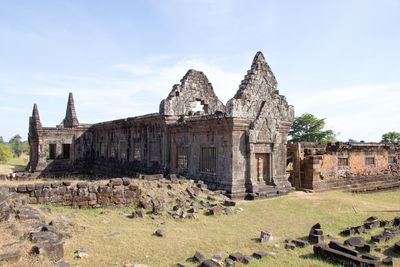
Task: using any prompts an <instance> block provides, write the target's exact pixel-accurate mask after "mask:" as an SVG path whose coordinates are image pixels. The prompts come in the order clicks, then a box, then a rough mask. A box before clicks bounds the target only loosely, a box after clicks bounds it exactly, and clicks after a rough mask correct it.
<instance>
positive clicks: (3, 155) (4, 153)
mask: <svg viewBox="0 0 400 267" xmlns="http://www.w3.org/2000/svg"><path fill="white" fill-rule="evenodd" d="M12 156H13V154H12V151H11V148H10V146H9V145H7V144H0V161H2V162H7V161H9V160H10V159H11V158H12Z"/></svg>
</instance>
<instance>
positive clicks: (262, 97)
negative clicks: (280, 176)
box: [226, 52, 294, 143]
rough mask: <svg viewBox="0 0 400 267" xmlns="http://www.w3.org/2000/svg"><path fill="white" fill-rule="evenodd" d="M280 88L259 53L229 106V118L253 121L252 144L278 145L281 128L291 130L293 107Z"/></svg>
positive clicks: (227, 107)
mask: <svg viewBox="0 0 400 267" xmlns="http://www.w3.org/2000/svg"><path fill="white" fill-rule="evenodd" d="M277 86H278V84H277V81H276V79H275V76H274V74H273V73H272V71H271V69H270V67H269V66H268V64H267V62H266V61H265V59H264V56H263V54H262V53H261V52H258V53H257V54H256V55H255V57H254V60H253V63H252V65H251V69H250V70H249V71H248V72H247V74H246V75H245V77H244V80H243V81H242V83H241V84H240V86H239V90H238V91H237V92H236V94H235V96H234V97H233V98H232V99H230V100H229V101H228V103H227V105H226V110H227V115H228V116H230V117H237V118H247V119H251V120H252V125H251V127H250V130H249V136H250V139H251V142H264V143H277V142H278V140H277V139H278V138H279V134H278V131H279V126H280V125H282V126H283V125H285V126H288V125H289V128H290V125H291V124H292V122H293V120H294V109H293V106H290V105H288V103H287V101H286V98H285V97H284V96H282V95H279V91H278V90H277V89H276V88H277ZM285 128H287V127H285Z"/></svg>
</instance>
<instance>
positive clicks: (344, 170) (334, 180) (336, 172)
mask: <svg viewBox="0 0 400 267" xmlns="http://www.w3.org/2000/svg"><path fill="white" fill-rule="evenodd" d="M298 150H300V151H298ZM398 150H399V149H398V147H397V146H395V145H390V144H379V143H353V144H346V143H336V144H316V143H300V144H291V145H290V147H289V150H288V151H289V157H290V158H291V159H292V162H293V165H292V166H295V165H296V164H298V165H300V168H299V169H297V170H296V171H295V170H294V168H293V169H292V170H289V172H290V175H291V178H292V183H293V185H295V186H296V187H298V188H308V189H317V190H326V189H334V188H345V187H353V186H355V187H360V186H369V185H373V184H375V185H378V184H383V183H385V184H389V183H397V182H399V181H400V180H399V177H400V172H399V164H398V159H399V157H398ZM296 155H298V156H296ZM368 158H370V159H373V164H368V162H367V159H368ZM390 158H391V160H392V162H390V161H389V159H390ZM296 161H298V162H297V163H296ZM296 172H297V173H296Z"/></svg>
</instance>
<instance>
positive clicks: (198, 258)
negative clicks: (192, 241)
mask: <svg viewBox="0 0 400 267" xmlns="http://www.w3.org/2000/svg"><path fill="white" fill-rule="evenodd" d="M193 260H194V261H198V262H200V263H202V262H203V261H205V260H206V257H204V255H203V254H201V253H200V252H198V251H196V253H195V254H194V256H193Z"/></svg>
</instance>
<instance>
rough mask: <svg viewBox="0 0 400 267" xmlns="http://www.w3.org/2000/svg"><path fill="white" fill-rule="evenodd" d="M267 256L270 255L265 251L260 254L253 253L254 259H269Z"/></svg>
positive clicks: (259, 252)
mask: <svg viewBox="0 0 400 267" xmlns="http://www.w3.org/2000/svg"><path fill="white" fill-rule="evenodd" d="M267 255H268V254H267V253H266V252H264V251H258V252H254V253H253V257H254V258H256V259H262V258H265V257H267Z"/></svg>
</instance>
